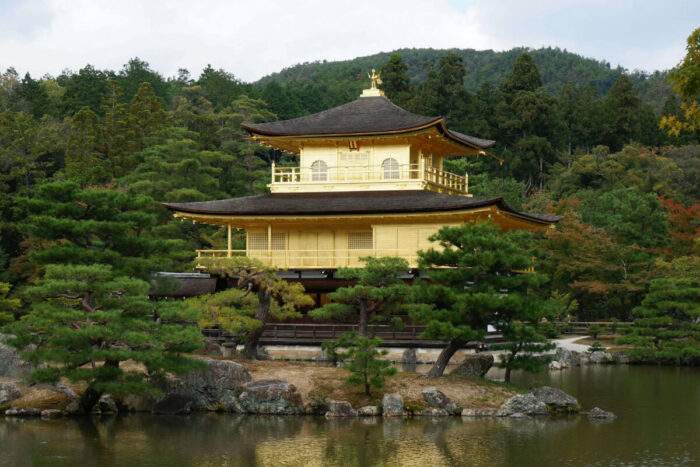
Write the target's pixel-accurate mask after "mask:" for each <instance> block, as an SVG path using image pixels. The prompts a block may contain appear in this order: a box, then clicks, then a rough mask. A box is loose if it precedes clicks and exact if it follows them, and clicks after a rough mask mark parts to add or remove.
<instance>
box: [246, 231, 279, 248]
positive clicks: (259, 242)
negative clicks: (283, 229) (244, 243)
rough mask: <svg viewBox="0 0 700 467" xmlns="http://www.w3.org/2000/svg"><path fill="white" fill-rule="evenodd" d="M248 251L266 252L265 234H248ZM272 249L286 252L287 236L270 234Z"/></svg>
mask: <svg viewBox="0 0 700 467" xmlns="http://www.w3.org/2000/svg"><path fill="white" fill-rule="evenodd" d="M248 249H249V250H267V234H266V233H249V234H248ZM272 249H273V250H286V249H287V234H286V233H273V234H272Z"/></svg>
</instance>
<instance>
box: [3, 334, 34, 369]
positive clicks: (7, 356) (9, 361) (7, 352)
mask: <svg viewBox="0 0 700 467" xmlns="http://www.w3.org/2000/svg"><path fill="white" fill-rule="evenodd" d="M9 337H12V336H10V335H7V334H0V376H4V377H7V378H24V377H25V376H27V375H28V374H29V373H31V372H32V371H33V370H34V366H33V365H30V364H29V363H27V362H25V361H24V360H22V358H21V356H20V351H18V350H17V349H15V348H13V347H10V346H9V345H7V344H5V343H4V340H5V339H7V338H9Z"/></svg>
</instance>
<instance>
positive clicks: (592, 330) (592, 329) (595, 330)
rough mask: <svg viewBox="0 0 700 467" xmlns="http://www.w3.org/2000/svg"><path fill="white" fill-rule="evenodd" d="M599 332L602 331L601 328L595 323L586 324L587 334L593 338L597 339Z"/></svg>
mask: <svg viewBox="0 0 700 467" xmlns="http://www.w3.org/2000/svg"><path fill="white" fill-rule="evenodd" d="M601 332H603V329H602V328H601V327H600V326H598V325H597V324H591V325H590V326H588V334H590V335H591V337H593V339H598V334H600V333H601Z"/></svg>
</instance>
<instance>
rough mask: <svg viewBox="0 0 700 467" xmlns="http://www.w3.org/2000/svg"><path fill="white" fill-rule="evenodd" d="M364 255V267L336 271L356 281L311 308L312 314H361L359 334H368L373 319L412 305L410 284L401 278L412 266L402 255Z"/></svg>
mask: <svg viewBox="0 0 700 467" xmlns="http://www.w3.org/2000/svg"><path fill="white" fill-rule="evenodd" d="M361 259H362V261H364V262H365V266H364V267H362V268H339V269H338V272H337V274H338V275H339V276H340V277H343V278H344V279H347V280H350V281H354V283H355V285H353V286H350V287H340V288H338V289H337V290H336V291H335V292H332V293H330V294H328V298H330V299H331V300H332V302H331V303H328V304H326V305H323V306H322V307H320V308H317V309H315V310H312V311H310V312H309V316H312V317H314V318H317V319H329V318H339V317H344V316H348V315H357V314H359V326H358V334H359V335H360V337H368V336H369V333H368V325H369V322H370V321H372V320H374V321H388V320H389V319H390V317H391V315H392V314H396V313H398V312H399V311H407V310H408V309H409V308H410V305H408V304H407V303H406V302H407V300H408V299H409V295H410V286H409V285H407V284H406V283H405V282H404V281H403V279H402V278H401V276H403V275H405V274H406V273H407V272H408V270H409V267H408V263H407V262H406V260H404V259H403V258H391V257H386V258H372V257H366V258H361ZM395 323H396V325H398V323H397V322H396V321H395Z"/></svg>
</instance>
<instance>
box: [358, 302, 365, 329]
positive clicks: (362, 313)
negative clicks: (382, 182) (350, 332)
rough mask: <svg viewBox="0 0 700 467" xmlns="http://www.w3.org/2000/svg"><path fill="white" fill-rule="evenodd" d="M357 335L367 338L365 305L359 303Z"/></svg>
mask: <svg viewBox="0 0 700 467" xmlns="http://www.w3.org/2000/svg"><path fill="white" fill-rule="evenodd" d="M357 333H358V334H359V335H360V337H367V304H366V303H364V302H362V301H361V302H360V324H359V325H358V329H357Z"/></svg>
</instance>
